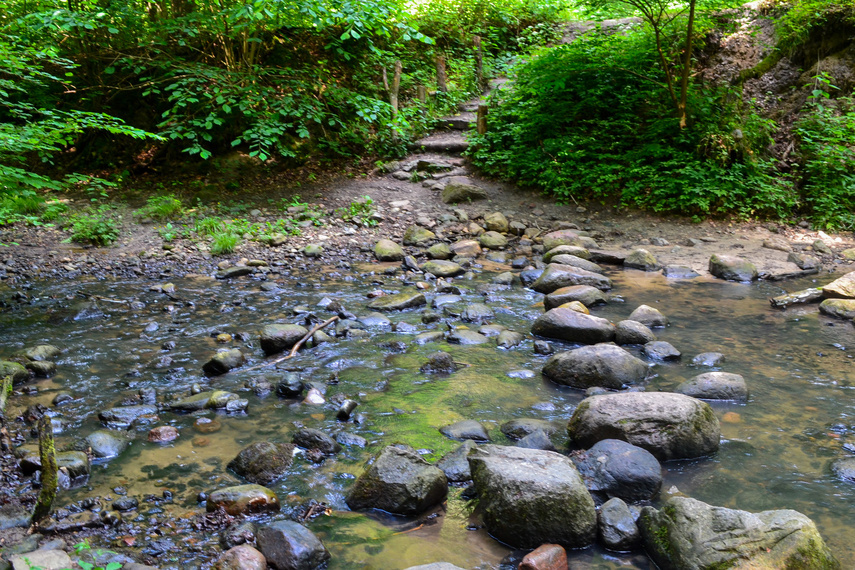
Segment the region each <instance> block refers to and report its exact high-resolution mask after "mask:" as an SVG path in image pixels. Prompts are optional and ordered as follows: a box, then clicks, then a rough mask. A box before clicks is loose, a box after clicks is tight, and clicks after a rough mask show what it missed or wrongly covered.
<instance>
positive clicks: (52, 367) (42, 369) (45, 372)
mask: <svg viewBox="0 0 855 570" xmlns="http://www.w3.org/2000/svg"><path fill="white" fill-rule="evenodd" d="M24 368H26V369H27V370H29V371H30V372H32V374H33V376H35V377H36V378H50V377H51V376H53V375H54V374H56V363H55V362H50V361H48V360H28V361H27V362H26V363H25V364H24Z"/></svg>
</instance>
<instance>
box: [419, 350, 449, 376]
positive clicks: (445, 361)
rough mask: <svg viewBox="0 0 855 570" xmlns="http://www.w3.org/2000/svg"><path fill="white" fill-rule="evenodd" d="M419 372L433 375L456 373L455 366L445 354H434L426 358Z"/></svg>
mask: <svg viewBox="0 0 855 570" xmlns="http://www.w3.org/2000/svg"><path fill="white" fill-rule="evenodd" d="M419 370H420V371H421V372H427V373H434V374H452V373H454V372H457V364H455V363H454V359H453V358H452V357H451V355H450V354H448V353H447V352H434V353H433V354H431V355H429V356H428V361H427V362H425V363H424V364H422V366H421V367H420V368H419Z"/></svg>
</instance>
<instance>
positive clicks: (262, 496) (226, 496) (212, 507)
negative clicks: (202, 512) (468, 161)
mask: <svg viewBox="0 0 855 570" xmlns="http://www.w3.org/2000/svg"><path fill="white" fill-rule="evenodd" d="M220 507H222V508H223V509H225V511H226V513H228V514H230V515H232V516H238V515H248V514H252V513H263V512H277V511H279V498H278V497H277V496H276V494H275V493H274V492H273V491H271V490H270V489H268V488H266V487H262V486H261V485H237V486H234V487H226V488H224V489H218V490H216V491H213V492H211V493H209V494H208V500H207V510H208V512H209V513H210V512H213V511H216V510H217V509H218V508H220Z"/></svg>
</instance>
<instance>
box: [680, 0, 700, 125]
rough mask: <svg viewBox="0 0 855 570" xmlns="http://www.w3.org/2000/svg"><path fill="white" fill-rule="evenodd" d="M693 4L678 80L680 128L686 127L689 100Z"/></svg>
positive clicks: (693, 18)
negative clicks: (684, 53)
mask: <svg viewBox="0 0 855 570" xmlns="http://www.w3.org/2000/svg"><path fill="white" fill-rule="evenodd" d="M695 2H696V0H691V1H690V2H689V22H688V23H687V24H686V59H685V60H684V61H683V76H682V77H681V78H680V101H679V103H677V116H678V117H679V118H680V128H681V129H685V128H686V126H687V125H688V120H687V114H686V104H687V102H688V98H689V76H690V75H691V71H692V33H693V31H694V25H695Z"/></svg>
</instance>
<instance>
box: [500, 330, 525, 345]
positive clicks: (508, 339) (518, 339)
mask: <svg viewBox="0 0 855 570" xmlns="http://www.w3.org/2000/svg"><path fill="white" fill-rule="evenodd" d="M523 340H525V335H523V334H522V333H518V332H516V331H507V330H506V331H502V332H501V333H499V337H498V338H497V339H496V346H498V347H499V348H506V349H511V348H515V347H517V346H519V345H520V344H522V342H523Z"/></svg>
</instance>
